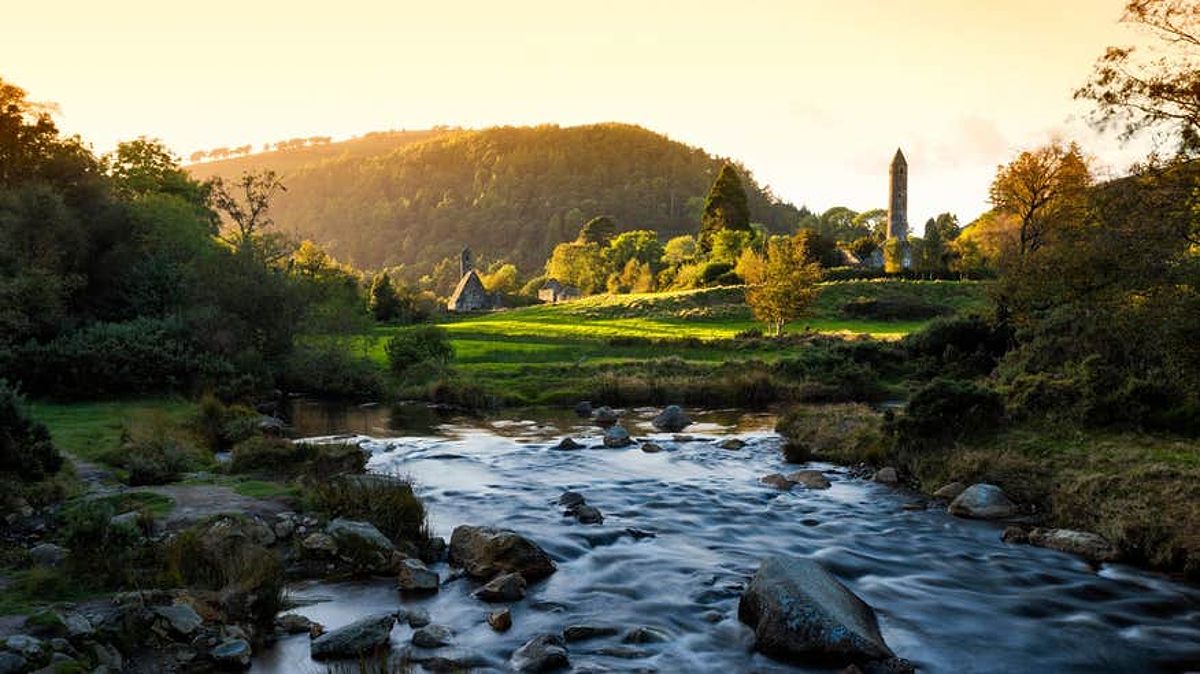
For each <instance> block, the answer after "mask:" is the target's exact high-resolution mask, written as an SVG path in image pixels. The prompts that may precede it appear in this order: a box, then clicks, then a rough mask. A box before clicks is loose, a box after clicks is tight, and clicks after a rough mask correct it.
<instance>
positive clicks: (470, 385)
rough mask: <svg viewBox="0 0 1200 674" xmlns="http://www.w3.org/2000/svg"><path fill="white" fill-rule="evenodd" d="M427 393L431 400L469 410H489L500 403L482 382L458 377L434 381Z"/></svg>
mask: <svg viewBox="0 0 1200 674" xmlns="http://www.w3.org/2000/svg"><path fill="white" fill-rule="evenodd" d="M427 393H428V398H429V400H430V401H431V402H434V403H437V404H439V405H451V406H454V407H461V408H463V409H467V410H489V409H494V408H496V407H498V406H499V404H500V400H499V398H498V397H497V396H496V395H493V394H492V393H491V392H490V391H488V390H487V389H486V388H484V387H483V386H481V385H480V384H478V383H476V382H474V381H471V380H468V379H461V378H457V377H455V378H441V379H438V380H436V381H434V382H433V383H432V384H430V385H429V389H428V392H427Z"/></svg>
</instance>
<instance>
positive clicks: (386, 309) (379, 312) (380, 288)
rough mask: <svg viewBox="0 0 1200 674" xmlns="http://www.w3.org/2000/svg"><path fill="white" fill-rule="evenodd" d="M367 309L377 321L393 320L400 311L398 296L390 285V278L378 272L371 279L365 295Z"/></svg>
mask: <svg viewBox="0 0 1200 674" xmlns="http://www.w3.org/2000/svg"><path fill="white" fill-rule="evenodd" d="M367 309H368V310H370V312H371V315H372V316H374V317H375V320H377V321H391V320H395V319H396V316H397V314H398V313H399V311H400V298H399V296H397V295H396V289H395V288H393V287H392V279H391V278H389V277H388V275H387V274H386V273H384V272H379V273H378V274H376V275H375V278H374V279H373V280H372V281H371V292H370V294H369V295H368V297H367Z"/></svg>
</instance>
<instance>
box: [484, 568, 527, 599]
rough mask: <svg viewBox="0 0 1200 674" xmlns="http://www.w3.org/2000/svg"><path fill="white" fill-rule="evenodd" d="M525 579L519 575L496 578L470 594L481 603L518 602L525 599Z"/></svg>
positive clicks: (510, 574)
mask: <svg viewBox="0 0 1200 674" xmlns="http://www.w3.org/2000/svg"><path fill="white" fill-rule="evenodd" d="M525 587H526V583H525V577H524V576H522V575H521V574H519V573H506V574H504V575H501V576H496V577H495V578H493V579H491V580H490V581H488V582H487V584H486V585H484V586H483V587H481V588H479V589H478V590H475V592H473V593H471V594H472V596H473V597H475V598H476V599H479V600H481V601H520V600H521V599H523V598H524V597H525Z"/></svg>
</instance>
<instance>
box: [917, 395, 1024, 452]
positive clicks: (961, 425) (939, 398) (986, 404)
mask: <svg viewBox="0 0 1200 674" xmlns="http://www.w3.org/2000/svg"><path fill="white" fill-rule="evenodd" d="M1003 418H1004V402H1003V399H1002V398H1001V397H1000V394H999V393H997V392H996V391H993V390H991V389H989V388H985V387H983V386H980V385H978V384H976V383H974V382H970V381H960V380H954V379H935V380H933V381H932V382H930V383H929V384H926V385H925V386H924V387H923V388H921V389H920V390H918V391H917V392H916V393H914V394H913V396H912V398H911V399H910V400H909V402H908V407H907V408H906V410H905V413H904V415H903V416H901V417H900V418H899V419H897V420H896V422H895V424H894V430H895V432H896V439H897V443H898V447H899V448H900V449H902V450H912V449H915V450H923V449H929V448H934V447H941V446H945V445H948V444H950V443H952V442H954V441H956V440H958V439H960V438H962V437H964V436H966V435H969V434H977V433H981V432H986V431H989V430H992V429H994V428H996V427H997V426H999V425H1000V422H1001V420H1002V419H1003Z"/></svg>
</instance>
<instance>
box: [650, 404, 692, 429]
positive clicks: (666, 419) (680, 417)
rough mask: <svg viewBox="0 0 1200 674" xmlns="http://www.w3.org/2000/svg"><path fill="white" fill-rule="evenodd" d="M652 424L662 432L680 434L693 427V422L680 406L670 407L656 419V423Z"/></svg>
mask: <svg viewBox="0 0 1200 674" xmlns="http://www.w3.org/2000/svg"><path fill="white" fill-rule="evenodd" d="M651 423H652V424H654V427H655V428H657V429H658V430H660V431H665V432H667V433H678V432H679V431H682V430H683V429H685V428H687V427H688V426H691V425H692V420H691V419H689V418H688V415H687V414H685V413H684V411H683V408H681V407H680V406H679V405H668V406H667V408H666V409H664V410H663V411H662V412H661V413H660V414H659V415H658V416H656V417H654V421H652V422H651Z"/></svg>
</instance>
